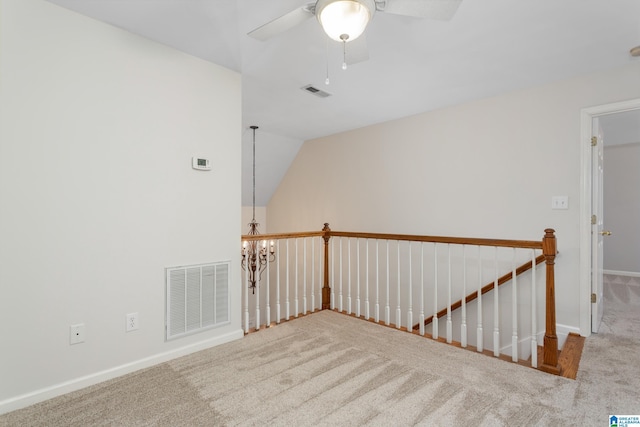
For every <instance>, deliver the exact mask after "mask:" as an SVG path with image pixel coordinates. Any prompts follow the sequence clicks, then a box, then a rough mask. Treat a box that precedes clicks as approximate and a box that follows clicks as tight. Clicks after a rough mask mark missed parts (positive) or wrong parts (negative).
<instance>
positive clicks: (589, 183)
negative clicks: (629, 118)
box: [580, 99, 640, 336]
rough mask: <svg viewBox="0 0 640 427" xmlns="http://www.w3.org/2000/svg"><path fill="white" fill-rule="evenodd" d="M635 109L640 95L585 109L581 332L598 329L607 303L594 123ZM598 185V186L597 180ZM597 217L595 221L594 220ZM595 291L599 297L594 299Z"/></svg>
mask: <svg viewBox="0 0 640 427" xmlns="http://www.w3.org/2000/svg"><path fill="white" fill-rule="evenodd" d="M633 110H640V99H634V100H630V101H625V102H619V103H615V104H606V105H601V106H597V107H590V108H585V109H583V110H582V111H581V130H580V136H581V138H580V141H581V178H580V186H581V196H582V197H581V202H580V334H581V335H582V336H589V335H591V332H592V330H593V329H594V328H592V326H594V325H597V324H598V322H597V321H594V316H597V315H598V313H602V303H603V301H602V298H598V297H597V295H600V297H601V296H602V280H603V271H602V268H600V267H599V266H598V265H594V256H593V255H594V253H595V252H596V251H597V249H598V247H597V244H598V243H597V242H598V239H595V238H592V236H594V235H596V234H599V233H600V232H602V231H603V230H600V229H598V227H599V226H600V228H602V222H600V224H599V225H598V221H597V218H594V216H593V215H594V214H595V212H596V211H597V210H598V209H597V208H598V205H599V203H597V200H596V203H594V198H595V197H594V191H595V192H596V193H595V194H596V197H597V194H598V192H597V191H598V190H599V189H598V188H594V184H593V182H594V181H593V179H594V178H597V177H596V176H594V175H595V173H594V170H597V168H594V167H593V166H594V160H593V159H594V158H597V156H594V155H593V147H592V144H591V142H592V136H593V127H594V124H596V123H598V122H599V120H600V119H602V118H606V117H607V116H612V115H614V114H616V113H625V112H629V111H633ZM605 138H606V135H605ZM595 185H596V186H597V181H596V184H595ZM600 194H601V192H600ZM598 198H599V197H598ZM599 199H600V198H599ZM601 207H602V206H600V208H601ZM593 219H595V221H592V220H593ZM594 233H595V234H594ZM595 259H596V260H597V259H598V257H597V256H596V257H595ZM594 294H595V295H596V298H594V300H593V302H592V295H594ZM598 299H599V300H598Z"/></svg>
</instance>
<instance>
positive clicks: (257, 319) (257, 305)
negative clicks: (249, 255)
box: [255, 241, 260, 331]
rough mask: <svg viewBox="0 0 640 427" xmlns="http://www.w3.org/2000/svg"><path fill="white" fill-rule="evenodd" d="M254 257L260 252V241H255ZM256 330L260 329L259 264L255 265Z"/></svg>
mask: <svg viewBox="0 0 640 427" xmlns="http://www.w3.org/2000/svg"><path fill="white" fill-rule="evenodd" d="M256 251H257V254H256V258H258V257H259V254H260V242H258V241H256ZM255 279H256V287H255V290H256V331H259V330H260V264H259V263H258V265H257V266H256V274H255Z"/></svg>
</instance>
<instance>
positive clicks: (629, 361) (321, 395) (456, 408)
mask: <svg viewBox="0 0 640 427" xmlns="http://www.w3.org/2000/svg"><path fill="white" fill-rule="evenodd" d="M610 279H611V280H610V281H609V283H608V284H607V286H606V287H605V289H606V293H605V307H606V310H605V318H604V322H603V326H602V329H601V331H600V333H599V334H597V335H593V336H592V337H590V338H588V339H587V341H586V344H585V350H584V354H583V359H582V362H581V364H580V370H579V372H578V378H577V380H575V381H574V380H569V379H565V378H560V377H556V376H552V375H548V374H544V373H542V372H539V371H536V370H533V369H529V368H524V367H521V366H518V365H515V364H511V363H508V362H504V361H500V360H496V359H494V358H491V357H487V356H484V355H479V354H476V353H473V352H470V351H466V350H462V349H458V348H454V347H450V346H447V345H444V344H440V343H436V342H433V341H431V340H429V339H425V338H421V337H419V336H416V335H411V334H407V333H405V332H400V331H397V330H394V329H390V328H384V327H380V326H378V325H375V324H372V323H369V322H365V321H362V320H358V319H354V318H352V317H349V316H345V315H342V314H338V313H334V312H330V311H323V312H319V313H316V314H313V315H310V316H306V317H303V318H300V319H297V320H295V321H291V322H288V323H284V324H282V325H279V326H277V327H273V328H270V329H268V330H265V331H261V332H259V333H254V334H250V335H248V336H247V337H245V338H244V339H242V340H239V341H235V342H232V343H229V344H225V345H222V346H219V347H216V348H213V349H209V350H205V351H201V352H198V353H195V354H192V355H189V356H185V357H182V358H180V359H176V360H173V361H171V362H168V363H164V364H161V365H158V366H155V367H152V368H149V369H145V370H142V371H139V372H136V373H133V374H130V375H126V376H124V377H121V378H117V379H114V380H111V381H108V382H105V383H102V384H98V385H95V386H92V387H89V388H87V389H84V390H80V391H77V392H74V393H70V394H68V395H65V396H61V397H58V398H55V399H51V400H49V401H46V402H42V403H39V404H37V405H34V406H31V407H29V408H25V409H22V410H18V411H14V412H12V413H9V414H5V415H3V416H0V425H1V426H214V425H281V426H307V425H308V426H311V425H313V426H315V425H341V426H342V425H344V426H357V425H372V426H376V425H379V426H392V425H393V426H404V425H425V426H449V425H463V426H531V425H541V426H547V425H549V426H551V425H553V426H557V425H576V426H603V425H608V417H609V415H614V414H627V415H629V414H640V310H639V307H640V283H636V282H635V281H631V282H629V281H625V283H622V280H619V282H620V283H618V282H616V283H613V282H612V280H613V278H610Z"/></svg>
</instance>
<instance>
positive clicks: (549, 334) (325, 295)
mask: <svg viewBox="0 0 640 427" xmlns="http://www.w3.org/2000/svg"><path fill="white" fill-rule="evenodd" d="M314 236H319V237H322V239H323V241H324V266H323V272H324V274H323V277H324V280H323V287H322V306H321V307H322V309H323V310H324V309H330V308H331V285H330V283H329V276H330V275H329V263H330V259H329V242H330V239H331V237H351V238H364V239H381V240H396V241H415V242H432V243H450V244H459V245H477V246H496V247H515V248H527V249H542V256H539V257H537V258H536V265H537V264H539V263H541V260H544V261H545V263H546V282H545V283H546V285H545V288H546V299H545V301H546V310H545V311H546V316H545V336H544V350H543V354H544V356H543V362H542V364H541V365H540V367H539V369H540V370H542V371H545V372H549V373H553V374H556V375H559V374H560V366H559V363H558V337H557V335H556V311H555V270H554V266H555V257H556V254H557V243H556V237H555V230H553V229H551V228H547V229H545V235H544V237H543V238H542V241H535V240H532V241H525V240H517V241H516V240H501V239H480V238H459V237H441V236H419V235H404V234H381V233H359V232H338V231H332V230H331V229H330V228H329V224H328V223H325V224H324V228H323V229H322V231H315V232H301V233H277V234H263V235H243V236H242V239H243V240H244V241H251V240H263V239H269V240H272V239H273V240H275V239H289V238H298V237H314ZM531 268H532V265H531V262H528V263H525V264H523V265H522V266H520V267H519V268H518V269H517V270H516V275H518V274H521V273H522V272H524V271H527V270H528V269H531ZM520 269H522V270H521V271H520ZM511 276H512V273H508V274H506V275H504V276H503V277H501V278H500V279H499V281H500V282H501V283H504V282H506V281H508V280H510V279H511V278H512V277H511ZM493 286H495V285H494V283H493V282H492V283H491V284H489V285H487V286H485V287H483V288H482V293H483V294H484V293H485V292H488V291H489V290H490V289H493ZM486 288H489V289H486ZM485 289H486V290H485ZM476 297H477V293H475V294H474V295H469V296H468V297H466V301H467V302H469V301H473V299H474V298H476ZM461 303H462V301H459V302H457V303H456V304H454V305H453V306H452V309H454V307H455V308H457V304H460V305H461ZM441 313H442V311H441V312H438V313H437V314H436V316H438V317H441V316H442V314H441ZM247 319H248V318H247ZM430 320H431V321H432V320H433V316H432V317H431V319H430Z"/></svg>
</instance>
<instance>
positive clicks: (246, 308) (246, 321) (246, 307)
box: [243, 255, 251, 334]
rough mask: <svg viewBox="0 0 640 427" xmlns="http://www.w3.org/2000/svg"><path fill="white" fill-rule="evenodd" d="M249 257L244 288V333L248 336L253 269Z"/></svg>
mask: <svg viewBox="0 0 640 427" xmlns="http://www.w3.org/2000/svg"><path fill="white" fill-rule="evenodd" d="M249 257H250V255H249V256H247V264H246V266H247V269H246V272H245V274H244V277H245V279H246V286H245V287H244V289H243V291H244V333H245V334H248V333H249V284H250V283H249V269H250V268H251V266H250V265H249Z"/></svg>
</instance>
